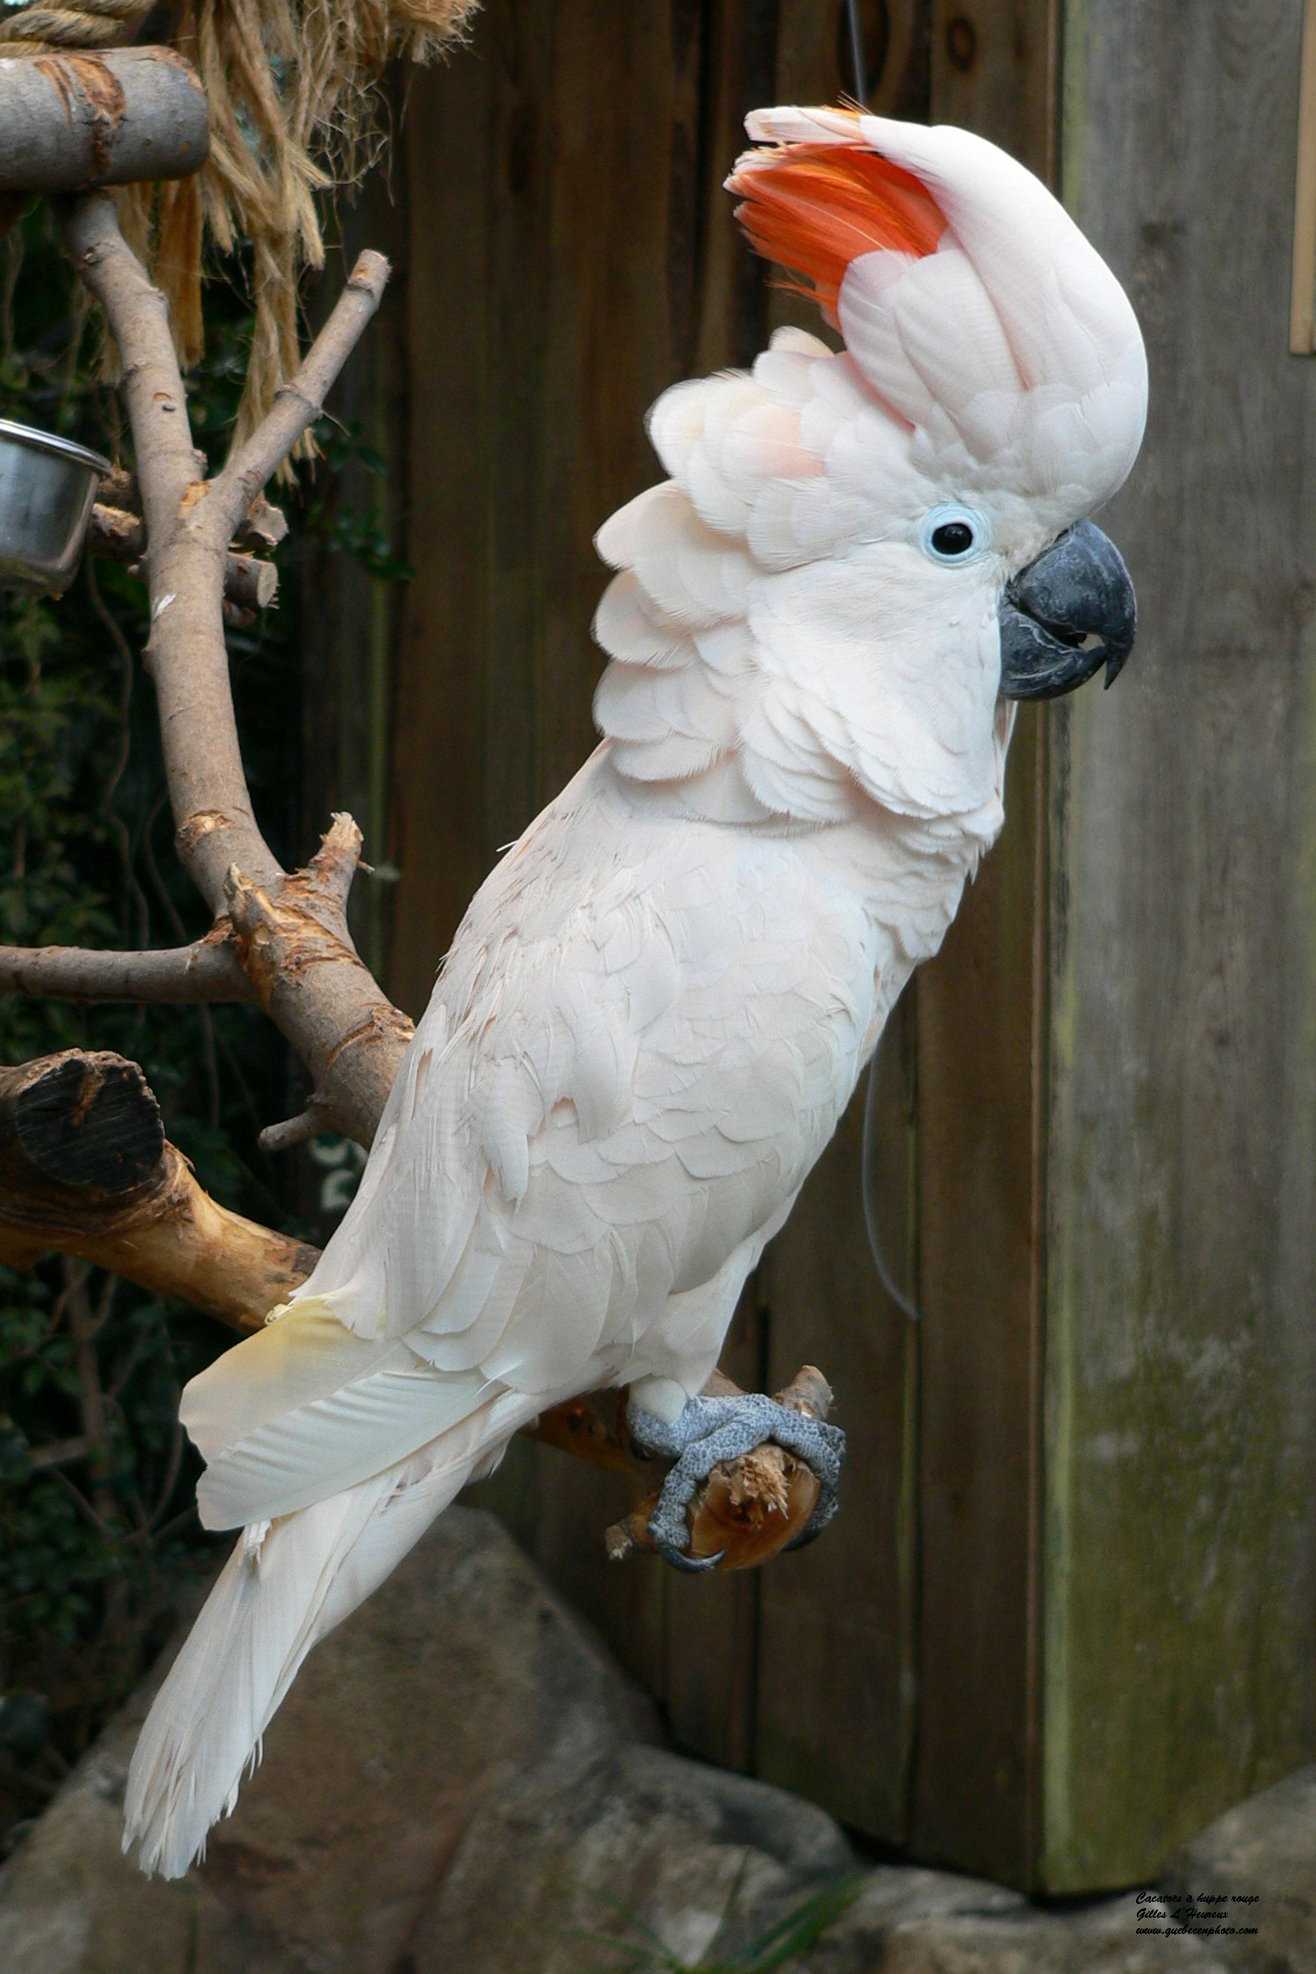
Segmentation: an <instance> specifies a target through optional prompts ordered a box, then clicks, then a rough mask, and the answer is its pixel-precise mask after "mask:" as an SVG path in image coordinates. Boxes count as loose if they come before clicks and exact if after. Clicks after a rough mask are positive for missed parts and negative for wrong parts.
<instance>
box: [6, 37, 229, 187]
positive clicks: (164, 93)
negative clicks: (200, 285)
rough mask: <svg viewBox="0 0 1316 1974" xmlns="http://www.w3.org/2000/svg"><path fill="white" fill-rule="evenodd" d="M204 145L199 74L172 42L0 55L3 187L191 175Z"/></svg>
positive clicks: (207, 122) (206, 148)
mask: <svg viewBox="0 0 1316 1974" xmlns="http://www.w3.org/2000/svg"><path fill="white" fill-rule="evenodd" d="M209 151H210V120H209V116H208V114H207V110H206V99H205V95H204V93H203V92H202V88H201V83H200V80H199V78H198V76H197V74H196V71H195V70H194V69H193V68H192V66H191V64H190V62H186V61H184V59H183V57H182V56H181V55H176V54H175V53H174V51H173V49H171V48H120V49H106V50H104V51H102V52H98V53H95V54H93V53H91V52H90V51H88V52H86V53H77V54H75V53H72V52H68V53H61V52H57V51H56V50H55V49H53V48H52V49H51V50H50V51H49V53H47V54H40V55H24V56H19V57H18V58H16V59H15V58H12V57H11V58H10V59H8V60H6V61H5V62H4V63H3V64H0V190H3V191H6V192H75V191H80V190H83V189H85V188H86V187H89V186H93V185H135V184H140V183H142V182H144V181H146V180H150V179H163V178H188V177H190V176H191V174H192V173H193V172H194V171H199V170H200V169H201V167H202V165H203V164H204V163H205V161H206V158H207V155H208V154H209Z"/></svg>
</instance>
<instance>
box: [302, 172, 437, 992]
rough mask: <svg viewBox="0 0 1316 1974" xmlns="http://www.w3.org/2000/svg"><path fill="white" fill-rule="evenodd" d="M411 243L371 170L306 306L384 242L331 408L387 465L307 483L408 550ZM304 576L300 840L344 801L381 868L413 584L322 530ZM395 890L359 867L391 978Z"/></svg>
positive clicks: (366, 923)
mask: <svg viewBox="0 0 1316 1974" xmlns="http://www.w3.org/2000/svg"><path fill="white" fill-rule="evenodd" d="M400 176H403V177H404V176H405V175H404V174H400ZM407 244H408V243H407V225H406V213H405V209H404V202H403V200H402V199H401V198H400V197H398V196H396V195H390V192H389V189H388V188H386V186H385V185H384V182H383V180H382V178H381V177H380V176H379V175H378V174H372V175H371V176H370V177H369V178H367V179H366V181H365V184H364V185H363V186H362V188H361V191H360V193H359V194H358V195H357V196H356V197H355V198H353V199H352V200H351V201H345V202H344V203H343V205H342V206H341V208H340V210H339V212H338V214H337V215H336V224H335V228H334V234H333V236H332V237H331V240H330V243H329V251H328V255H327V265H326V268H325V272H324V274H323V275H322V276H321V278H320V280H319V282H318V283H317V285H316V289H315V292H314V295H313V298H312V302H311V310H310V313H311V316H312V320H313V322H315V323H317V324H318V323H320V322H322V321H323V320H324V318H325V317H326V316H327V315H328V313H329V310H330V308H331V307H332V306H333V303H334V301H335V300H336V298H337V295H338V293H339V291H340V289H341V286H342V283H343V280H344V279H345V277H346V274H347V271H348V270H349V269H350V268H351V267H352V266H353V264H354V263H355V260H356V256H357V255H358V254H359V253H360V252H361V250H362V248H364V247H372V248H374V249H375V250H376V251H377V252H380V253H383V254H384V255H385V256H386V257H387V259H388V260H389V261H390V263H391V264H392V266H393V269H394V273H393V277H392V279H391V280H390V282H389V285H388V287H387V288H386V289H385V291H384V300H383V303H382V304H381V306H380V309H379V313H378V314H377V315H376V317H375V319H374V321H373V322H372V323H371V325H370V330H369V333H368V334H367V335H366V336H365V337H364V338H363V340H362V342H361V343H360V344H359V345H358V347H357V349H356V350H355V351H354V352H353V356H352V361H351V362H350V363H349V364H348V365H347V368H346V369H345V370H344V372H343V374H342V376H341V377H340V378H339V380H338V382H337V384H336V385H335V386H334V390H333V393H332V395H331V397H330V400H329V407H328V408H329V412H330V414H331V416H332V417H333V418H334V419H335V420H337V421H338V422H339V424H340V425H342V426H344V427H347V428H349V429H354V430H356V431H358V432H359V434H360V437H361V440H362V441H363V442H364V443H365V444H367V445H369V446H370V447H371V448H372V449H373V451H374V452H376V453H377V454H378V455H379V456H380V458H381V459H382V460H383V461H384V462H385V467H386V470H385V471H384V472H382V473H380V472H377V471H375V470H373V469H372V468H371V467H367V466H366V465H365V464H364V463H363V462H362V460H361V458H360V457H359V456H358V455H356V454H353V456H351V457H349V459H348V460H347V462H346V463H345V464H344V465H343V466H341V467H337V468H334V469H331V468H329V467H328V466H327V465H326V464H320V465H318V466H317V467H316V468H315V476H314V480H313V481H312V483H311V484H312V499H313V500H314V501H315V502H316V503H320V502H323V503H325V504H326V505H327V506H328V508H329V510H330V512H331V514H333V515H335V516H336V517H338V518H339V519H342V518H346V517H347V516H349V515H355V516H360V517H363V518H364V517H367V516H372V515H373V516H378V517H379V519H380V521H381V522H382V524H383V526H384V527H385V529H386V530H387V534H388V538H389V541H390V544H391V545H392V546H393V547H394V548H395V549H396V550H399V551H400V550H402V549H404V548H405V546H406V528H405V521H404V518H403V517H404V513H405V508H406V503H407V485H406V476H407V467H408V446H407V434H406V402H407V395H408V392H407V384H408V354H407V307H406V276H405V272H404V269H405V264H406V259H407ZM285 580H288V578H286V577H285ZM296 580H297V581H298V583H299V586H300V592H301V611H302V623H303V626H304V632H303V639H302V642H303V670H304V681H303V692H302V774H301V782H302V786H301V806H302V822H303V837H302V842H303V844H305V845H307V846H310V845H313V844H314V843H315V840H316V837H317V835H318V834H319V833H320V832H321V831H323V830H324V829H325V828H327V827H328V822H329V817H330V814H331V813H332V811H334V810H336V809H346V810H347V811H348V812H349V813H350V814H351V815H353V816H355V818H356V820H357V821H358V823H359V824H360V826H361V830H362V833H363V835H364V838H365V856H366V858H367V859H368V860H369V862H370V863H371V864H372V865H379V864H382V863H383V862H384V860H385V858H386V856H387V854H388V841H389V791H388V780H389V765H390V764H389V748H390V728H391V724H392V717H391V716H392V696H393V685H394V668H395V649H396V644H397V633H398V626H399V623H400V619H401V610H402V599H403V596H404V594H405V586H403V585H401V584H389V583H386V582H384V581H382V580H380V579H377V578H376V577H375V576H373V575H372V574H371V573H370V571H369V570H368V569H367V568H366V567H365V566H364V564H363V562H362V560H361V559H360V558H359V557H357V556H354V555H351V554H349V553H345V552H344V550H343V548H342V546H341V543H340V542H339V541H338V540H336V539H334V538H333V537H332V536H328V537H326V535H325V534H324V533H320V534H319V535H317V536H315V537H313V538H312V546H311V548H310V550H309V552H308V553H306V555H305V559H304V560H301V561H299V562H298V563H297V565H296ZM389 894H390V887H389V886H388V885H387V883H385V882H379V883H372V882H371V881H370V880H369V877H368V875H366V874H363V875H362V877H361V878H359V879H358V881H357V883H356V884H354V885H353V887H352V895H351V900H350V916H351V922H352V931H353V936H354V938H355V939H356V943H357V947H358V950H359V951H360V952H361V954H362V957H363V958H364V959H365V960H366V962H367V964H368V965H369V966H370V967H371V968H372V970H374V971H376V972H377V973H378V974H380V976H381V977H383V976H384V974H385V971H386V966H387V960H386V952H385V940H384V920H385V916H386V912H387V907H388V904H389V902H390V895H389Z"/></svg>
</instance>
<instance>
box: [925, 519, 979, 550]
mask: <svg viewBox="0 0 1316 1974" xmlns="http://www.w3.org/2000/svg"><path fill="white" fill-rule="evenodd" d="M932 546H933V547H934V548H935V549H936V551H937V553H938V555H967V554H968V552H969V550H970V549H971V548H972V547H973V529H972V528H971V527H970V526H969V524H968V522H967V521H943V522H942V524H941V526H940V527H939V528H934V529H933V530H932Z"/></svg>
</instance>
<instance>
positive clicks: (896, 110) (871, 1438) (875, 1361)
mask: <svg viewBox="0 0 1316 1974" xmlns="http://www.w3.org/2000/svg"><path fill="white" fill-rule="evenodd" d="M927 12H928V10H927V8H926V7H925V6H923V5H922V4H918V0H909V3H908V4H904V5H894V6H891V7H889V8H883V9H874V8H872V7H865V8H864V9H862V17H863V25H864V29H865V53H866V67H867V75H868V81H869V84H870V100H871V101H872V103H873V106H874V107H875V108H877V109H879V110H881V111H882V112H883V113H884V114H892V115H907V116H917V115H920V114H923V113H925V112H926V80H927V75H926V50H927ZM852 88H853V81H852V72H851V67H850V47H849V36H848V31H847V22H846V19H845V10H844V6H843V4H840V0H838V4H835V5H831V6H827V7H821V8H820V7H818V6H817V5H816V4H813V0H781V5H780V9H779V22H778V39H777V77H776V89H775V92H774V100H776V101H779V102H801V103H812V102H832V101H835V100H836V99H837V98H838V96H841V95H842V94H845V93H847V92H849V91H850V90H852ZM772 312H773V319H774V322H775V321H781V320H791V321H795V322H798V323H800V324H801V325H802V326H804V327H805V328H808V329H809V330H811V331H813V332H814V333H817V332H818V331H819V329H820V328H821V324H820V321H819V317H818V311H817V309H816V308H814V307H813V306H812V305H811V304H810V303H808V302H807V301H803V300H800V299H798V298H793V297H789V296H784V295H782V294H781V293H780V291H778V292H776V293H774V296H773V311H772ZM823 333H824V334H826V333H827V332H826V331H825V330H824V331H823ZM913 1052H914V1043H913V1000H912V998H911V997H907V1001H906V1003H905V1004H904V1005H902V1007H901V1009H900V1010H899V1011H898V1012H897V1014H896V1016H895V1017H894V1018H893V1021H892V1023H891V1026H890V1029H889V1032H888V1036H887V1039H886V1040H885V1042H884V1043H883V1050H882V1062H881V1070H882V1073H881V1078H880V1082H879V1091H878V1102H877V1107H876V1112H875V1124H876V1151H877V1157H876V1168H877V1177H878V1186H879V1191H880V1198H879V1201H878V1214H879V1220H880V1224H881V1227H882V1234H883V1241H884V1247H885V1252H886V1255H887V1259H888V1262H889V1265H890V1267H891V1269H892V1271H893V1272H894V1274H895V1276H896V1278H897V1279H898V1280H899V1281H903V1282H906V1283H910V1284H912V1282H913V1279H914V1252H913V1212H912V1208H913V1187H914V1144H913V1068H914V1060H913ZM864 1103H865V1091H864V1090H863V1089H862V1088H861V1090H860V1091H859V1092H858V1093H857V1095H856V1097H855V1100H854V1102H853V1104H852V1105H851V1107H850V1110H849V1112H848V1114H847V1116H846V1119H845V1121H844V1122H843V1124H842V1126H841V1128H840V1130H839V1131H838V1133H837V1137H836V1139H835V1141H834V1142H833V1144H832V1145H831V1146H830V1147H829V1148H828V1150H827V1152H826V1154H825V1155H824V1157H823V1158H822V1159H821V1160H820V1162H819V1164H818V1166H817V1168H816V1170H815V1171H814V1172H813V1173H812V1174H811V1175H810V1177H809V1180H808V1183H807V1185H806V1187H805V1189H804V1193H803V1195H802V1197H801V1199H800V1201H799V1203H798V1205H797V1206H796V1208H795V1211H794V1213H793V1214H792V1216H791V1219H790V1221H789V1222H788V1224H787V1226H786V1227H785V1228H784V1229H783V1231H782V1232H781V1233H780V1234H779V1235H778V1236H777V1239H776V1240H775V1241H774V1242H773V1244H772V1246H771V1248H770V1249H769V1251H768V1254H767V1256H766V1257H765V1261H764V1264H763V1269H762V1275H763V1289H762V1294H763V1297H764V1300H765V1301H766V1304H767V1308H768V1335H769V1342H770V1357H769V1366H768V1385H769V1388H772V1387H773V1386H776V1385H780V1384H783V1383H784V1382H785V1381H786V1379H787V1378H789V1377H790V1376H791V1375H792V1374H793V1373H794V1372H795V1371H796V1370H797V1369H798V1368H799V1366H800V1364H801V1363H804V1362H813V1363H818V1364H820V1365H821V1366H822V1368H823V1369H824V1370H825V1371H826V1372H827V1374H828V1376H829V1377H830V1379H831V1380H832V1383H833V1385H834V1387H835V1389H836V1393H837V1414H836V1416H837V1418H838V1420H839V1421H840V1423H841V1424H843V1425H844V1427H845V1429H846V1433H847V1438H848V1453H847V1461H846V1472H845V1477H844V1484H843V1493H842V1508H841V1512H840V1514H839V1516H838V1517H837V1519H836V1521H835V1522H834V1523H833V1524H832V1527H831V1528H830V1529H829V1530H828V1532H827V1534H826V1536H825V1537H824V1538H823V1540H822V1541H820V1542H819V1543H818V1544H816V1545H815V1546H813V1547H811V1548H809V1549H808V1550H806V1551H804V1552H802V1553H801V1554H799V1555H798V1556H791V1557H787V1558H783V1559H781V1560H780V1561H778V1562H776V1563H774V1564H773V1565H772V1566H771V1567H770V1568H768V1569H767V1570H765V1571H763V1572H762V1573H761V1577H760V1583H759V1664H758V1682H757V1749H758V1763H757V1766H758V1773H759V1774H760V1775H762V1776H764V1777H765V1778H766V1779H767V1780H769V1781H772V1782H776V1783H779V1784H781V1785H782V1786H784V1787H787V1788H792V1789H796V1790H799V1791H801V1792H802V1793H803V1794H805V1795H806V1796H809V1797H811V1798H812V1799H813V1800H814V1801H816V1802H819V1803H822V1804H823V1805H824V1806H825V1807H826V1808H827V1809H829V1810H831V1811H832V1813H833V1814H835V1815H837V1816H840V1817H843V1818H844V1819H845V1820H846V1821H847V1822H850V1823H853V1824H855V1825H856V1826H857V1827H859V1828H861V1829H863V1830H865V1831H867V1832H869V1833H870V1834H871V1835H873V1836H875V1837H878V1838H880V1839H882V1840H883V1841H885V1842H888V1843H901V1842H903V1841H904V1840H905V1838H906V1837H907V1835H908V1785H909V1760H910V1752H911V1745H912V1734H913V1708H914V1695H915V1691H916V1669H915V1664H914V1644H915V1640H914V1632H913V1621H914V1597H915V1581H916V1577H915V1557H914V1538H915V1529H916V1501H915V1495H914V1485H913V1481H914V1476H913V1440H912V1430H913V1425H914V1412H913V1394H914V1382H915V1373H916V1360H917V1337H916V1335H915V1332H914V1330H913V1328H912V1326H911V1325H910V1324H909V1323H908V1321H907V1320H906V1318H904V1317H903V1316H902V1315H901V1314H900V1313H899V1312H898V1310H896V1308H895V1307H894V1305H893V1304H891V1303H890V1302H889V1301H888V1299H887V1297H886V1296H885V1295H884V1293H883V1291H882V1288H881V1285H880V1282H879V1280H878V1277H877V1273H876V1269H875V1266H874V1263H873V1260H872V1257H871V1255H870V1252H869V1247H868V1238H867V1233H866V1230H865V1226H864V1215H863V1196H862V1187H861V1171H862V1164H863V1116H864Z"/></svg>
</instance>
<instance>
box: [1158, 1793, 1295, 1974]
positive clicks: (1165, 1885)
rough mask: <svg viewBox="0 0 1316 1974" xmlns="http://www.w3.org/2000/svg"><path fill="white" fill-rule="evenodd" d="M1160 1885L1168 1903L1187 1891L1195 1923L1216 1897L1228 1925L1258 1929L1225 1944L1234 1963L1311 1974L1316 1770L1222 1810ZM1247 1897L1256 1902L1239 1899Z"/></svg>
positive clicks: (1268, 1973)
mask: <svg viewBox="0 0 1316 1974" xmlns="http://www.w3.org/2000/svg"><path fill="white" fill-rule="evenodd" d="M1157 1890H1158V1891H1164V1892H1167V1893H1168V1894H1170V1895H1171V1902H1172V1903H1174V1900H1175V1898H1176V1896H1177V1898H1178V1899H1179V1900H1180V1901H1182V1900H1183V1899H1184V1896H1185V1895H1189V1896H1190V1897H1191V1900H1192V1908H1191V1909H1192V1911H1193V1913H1194V1923H1196V1924H1200V1923H1202V1922H1203V1918H1204V1915H1205V1914H1206V1912H1207V1909H1208V1902H1215V1909H1216V1910H1219V1911H1221V1912H1222V1914H1223V1915H1225V1916H1226V1918H1227V1923H1228V1924H1230V1925H1234V1926H1245V1925H1246V1926H1255V1927H1256V1929H1257V1933H1256V1938H1255V1939H1253V1940H1251V1941H1249V1940H1247V1939H1245V1938H1238V1939H1236V1940H1235V1941H1233V1942H1231V1943H1230V1947H1229V1950H1230V1952H1231V1954H1232V1955H1233V1960H1234V1964H1235V1965H1237V1966H1239V1967H1244V1968H1248V1969H1256V1970H1258V1974H1316V1767H1311V1768H1300V1769H1299V1770H1298V1771H1297V1773H1296V1774H1294V1775H1289V1776H1286V1777H1285V1779H1284V1780H1283V1781H1282V1782H1277V1783H1275V1785H1274V1787H1273V1788H1270V1789H1264V1790H1262V1792H1261V1794H1260V1795H1257V1796H1250V1797H1249V1798H1248V1800H1247V1801H1246V1802H1245V1803H1239V1804H1238V1805H1237V1807H1236V1808H1234V1809H1231V1810H1226V1812H1225V1814H1224V1815H1223V1816H1221V1817H1217V1818H1216V1820H1215V1822H1214V1823H1212V1824H1210V1825H1208V1827H1207V1828H1206V1829H1205V1830H1204V1831H1203V1832H1202V1834H1201V1836H1200V1837H1198V1838H1196V1839H1194V1841H1193V1842H1192V1843H1191V1844H1189V1845H1187V1846H1186V1847H1185V1849H1183V1850H1182V1851H1180V1852H1179V1853H1178V1855H1177V1856H1176V1857H1175V1858H1174V1859H1173V1860H1172V1861H1171V1863H1170V1865H1169V1867H1168V1869H1167V1870H1165V1871H1164V1872H1162V1873H1161V1874H1160V1876H1159V1877H1158V1879H1157ZM1249 1897H1251V1898H1253V1899H1255V1901H1256V1903H1255V1904H1254V1905H1245V1904H1243V1903H1241V1900H1243V1899H1246V1898H1249ZM1222 1899H1223V1900H1227V1901H1228V1904H1227V1905H1225V1906H1223V1907H1222V1906H1220V1905H1219V1901H1220V1900H1222ZM1179 1909H1180V1911H1183V1910H1185V1907H1184V1905H1183V1904H1180V1908H1179Z"/></svg>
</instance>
